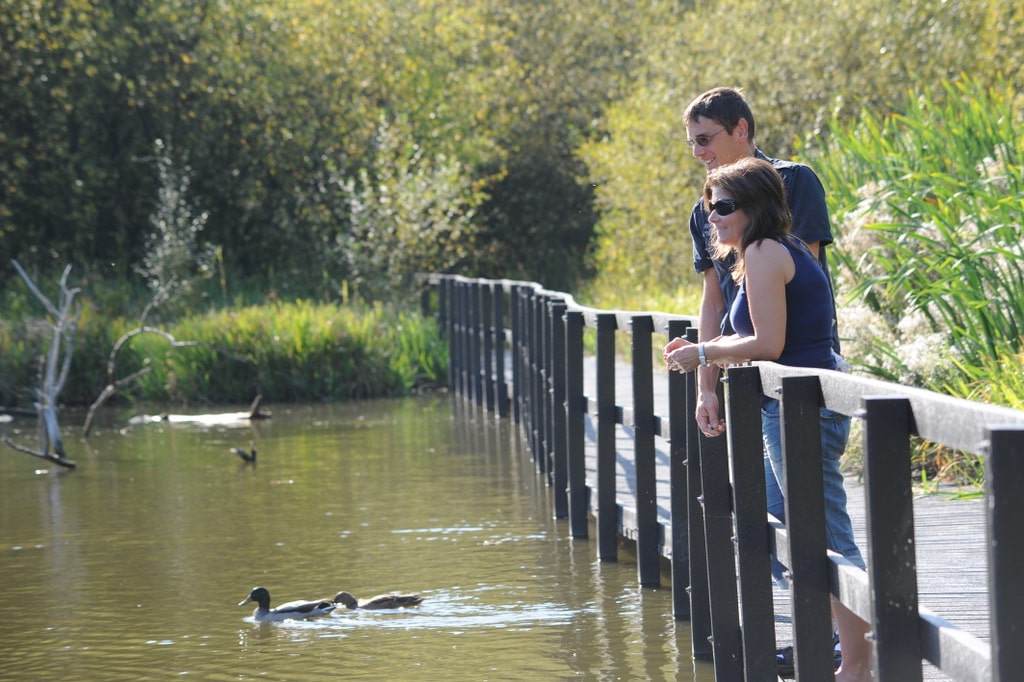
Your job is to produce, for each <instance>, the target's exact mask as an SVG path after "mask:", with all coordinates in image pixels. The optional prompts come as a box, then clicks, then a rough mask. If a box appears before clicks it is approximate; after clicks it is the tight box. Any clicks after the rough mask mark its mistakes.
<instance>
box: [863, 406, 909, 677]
mask: <svg viewBox="0 0 1024 682" xmlns="http://www.w3.org/2000/svg"><path fill="white" fill-rule="evenodd" d="M863 404H864V464H865V466H864V486H865V495H866V502H867V504H866V510H865V511H866V521H867V534H868V556H869V557H870V560H869V561H868V562H867V563H868V575H869V576H870V580H871V586H872V590H871V592H872V599H871V611H872V617H873V620H874V636H873V637H872V638H871V640H872V646H873V648H874V660H875V670H876V672H875V677H876V678H877V679H879V680H882V681H883V682H884V681H886V680H888V681H890V682H897V681H898V682H904V680H905V681H906V682H915V681H919V680H921V679H922V676H923V672H922V665H921V632H920V629H919V628H918V627H917V608H918V604H917V559H916V555H915V551H914V550H915V547H916V543H915V542H914V500H913V495H912V491H911V478H910V476H911V473H910V436H911V434H912V432H913V413H912V412H911V408H910V401H908V400H907V399H906V398H865V399H864V400H863Z"/></svg>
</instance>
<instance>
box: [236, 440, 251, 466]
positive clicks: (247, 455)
mask: <svg viewBox="0 0 1024 682" xmlns="http://www.w3.org/2000/svg"><path fill="white" fill-rule="evenodd" d="M231 452H233V453H235V454H236V455H238V456H239V457H241V458H242V461H243V462H251V463H253V464H255V463H256V445H255V443H253V442H252V441H249V449H248V450H243V449H242V448H231Z"/></svg>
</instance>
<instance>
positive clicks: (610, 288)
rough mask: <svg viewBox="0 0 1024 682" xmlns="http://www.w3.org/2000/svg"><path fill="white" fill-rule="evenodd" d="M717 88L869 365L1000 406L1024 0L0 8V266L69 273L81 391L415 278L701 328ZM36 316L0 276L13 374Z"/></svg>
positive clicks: (1013, 330)
mask: <svg viewBox="0 0 1024 682" xmlns="http://www.w3.org/2000/svg"><path fill="white" fill-rule="evenodd" d="M964 74H967V76H965V75H964ZM715 85H735V86H740V87H742V88H743V89H744V91H745V93H746V94H747V96H748V98H749V99H750V101H751V103H752V105H753V107H754V110H755V112H756V114H757V134H756V139H757V142H758V143H759V145H760V147H761V148H762V149H763V150H764V151H765V152H766V153H768V154H769V155H772V156H779V157H791V156H794V155H799V156H800V157H801V158H802V159H803V160H805V161H808V162H809V163H811V165H812V166H814V167H815V168H817V169H819V170H820V172H821V174H822V177H823V179H824V180H825V184H826V193H827V195H828V197H829V200H830V202H831V209H832V214H833V217H834V221H835V225H834V227H835V229H836V232H837V234H839V235H840V240H839V242H838V243H837V245H836V248H835V251H834V252H835V253H836V254H837V258H838V261H839V262H838V267H837V273H838V274H840V275H841V277H842V278H843V279H842V290H841V292H840V293H841V295H844V296H847V295H850V296H852V297H853V303H860V304H864V305H865V306H866V308H867V309H868V310H869V312H871V313H872V314H874V315H880V316H881V318H880V319H882V320H884V321H885V324H886V325H889V324H897V325H899V324H902V325H903V327H904V328H906V330H907V331H906V334H905V335H904V336H903V337H900V338H895V339H886V340H884V341H880V342H879V343H877V344H875V345H874V349H875V355H874V356H872V357H868V356H867V355H862V357H861V361H862V364H863V365H864V366H865V367H866V368H868V369H869V370H870V371H873V372H875V373H878V374H882V375H884V376H889V377H892V378H900V379H901V380H906V381H915V382H921V383H926V384H928V385H932V386H935V387H945V388H947V389H949V390H956V391H958V392H972V391H977V392H983V393H985V394H986V395H989V396H1005V395H1007V394H1012V393H1014V391H1016V388H1015V387H1011V386H1008V385H1006V384H1003V385H1002V386H1000V387H996V386H992V385H991V384H987V386H986V388H985V389H984V390H983V391H982V389H979V385H981V384H982V383H984V379H985V376H987V374H986V370H985V369H984V368H986V367H992V368H998V366H999V364H1000V363H1001V362H1003V360H1001V358H1011V359H1012V358H1017V360H1016V363H1017V364H1016V365H1014V366H1019V365H1020V364H1022V361H1020V360H1019V358H1020V357H1021V356H1020V352H1021V349H1020V348H1019V347H1018V346H1019V339H1020V335H1019V334H1018V333H1017V327H1018V326H1019V319H1020V315H1019V314H1017V313H1016V312H1015V311H1018V310H1019V309H1020V308H1022V307H1024V304H1021V298H1024V292H1021V291H1020V281H1019V280H1020V276H1021V273H1020V271H1019V269H1018V263H1019V255H1018V253H1017V251H1016V250H1015V249H1016V248H1017V247H1016V244H1019V242H1020V239H1019V236H1018V235H1019V231H1020V225H1021V207H1020V201H1019V196H1020V191H1021V189H1020V186H1019V160H1018V159H1019V156H1018V154H1019V149H1020V143H1019V134H1017V133H1016V131H1019V130H1020V129H1021V125H1022V123H1021V120H1020V112H1021V110H1022V109H1024V107H1022V104H1021V102H1022V98H1021V95H1020V94H1019V93H1021V92H1024V6H1022V5H1021V3H1020V2H1019V1H1018V0H958V1H948V0H902V1H899V2H897V1H896V0H840V1H838V2H833V1H831V0H829V1H827V2H826V1H825V0H811V1H810V2H803V1H802V2H797V1H796V0H783V1H781V2H773V3H767V4H766V3H763V2H756V1H755V0H724V1H722V2H715V3H709V2H704V1H703V0H693V1H692V2H682V3H680V2H649V3H634V2H627V1H622V0H618V1H615V2H610V3H592V2H589V3H588V2H580V1H579V0H557V1H555V2H540V1H536V0H527V1H526V2H514V3H513V2H507V1H506V0H483V1H480V0H404V1H403V0H393V1H389V2H371V3H367V2H362V0H293V1H290V2H280V3H267V2H261V1H259V0H161V1H160V2H156V1H153V0H144V1H142V2H137V1H134V0H131V1H130V0H106V1H104V2H98V1H96V0H62V2H42V1H41V0H23V1H22V2H18V3H6V4H4V5H3V6H2V7H0V263H7V262H8V261H9V260H10V259H12V258H16V259H18V260H19V262H21V263H22V264H24V265H25V267H26V270H28V271H29V272H30V273H32V275H33V277H34V278H35V279H36V281H39V282H45V281H50V280H52V279H53V278H54V274H55V273H57V272H59V271H60V270H62V269H63V267H64V266H65V265H67V264H73V265H74V266H75V274H76V276H77V277H79V280H78V285H79V286H81V287H82V289H83V300H86V301H87V309H86V314H85V315H84V316H83V321H82V331H83V334H86V336H85V338H86V339H87V340H86V341H84V342H83V343H81V344H80V345H79V347H78V350H77V356H76V365H75V368H74V369H73V372H76V373H77V372H92V373H95V374H97V375H98V374H101V373H102V362H103V361H104V360H105V357H106V353H107V352H108V351H109V348H110V344H111V343H112V341H113V339H111V338H108V337H109V336H110V335H111V334H113V333H114V332H113V331H111V330H114V329H117V330H119V331H118V333H120V331H121V330H123V329H124V328H127V327H129V326H130V325H134V324H137V323H138V321H139V320H144V321H147V322H148V321H154V323H160V324H166V325H173V324H175V323H177V322H178V321H180V320H181V319H183V318H184V317H188V318H189V319H192V320H194V321H193V322H192V323H191V324H197V325H198V324H199V323H198V322H196V321H195V320H199V319H202V317H201V315H202V314H205V313H206V311H211V312H210V315H211V316H216V315H219V314H226V313H221V312H220V311H222V310H223V309H225V308H234V309H236V310H239V311H240V310H241V309H242V307H243V306H244V305H246V304H250V303H253V302H256V303H261V304H262V303H266V304H267V305H270V306H275V305H277V302H280V301H285V302H291V301H295V300H297V299H300V298H305V299H307V300H319V301H326V302H328V303H329V304H334V303H340V304H341V305H346V304H348V303H349V302H351V301H357V300H362V301H374V300H381V299H386V300H393V299H394V298H396V297H397V294H396V292H402V291H403V290H404V289H405V287H406V286H407V285H408V284H409V283H410V282H411V280H412V277H413V274H414V273H415V272H417V271H427V270H433V271H447V272H458V273H460V274H468V275H483V276H488V277H513V278H521V279H533V280H537V281H540V282H542V283H544V284H545V285H546V286H548V287H551V288H556V289H568V290H571V291H574V292H575V293H577V294H579V295H580V296H581V297H583V298H587V299H589V300H591V301H592V302H594V303H597V304H600V305H604V306H606V307H634V308H658V309H662V310H674V311H676V312H684V313H692V312H693V311H694V309H695V300H696V298H695V295H696V293H697V292H699V288H698V287H699V280H698V279H697V278H696V277H695V276H694V275H693V274H692V268H691V265H690V260H691V259H690V243H689V237H688V234H687V231H686V220H687V217H688V214H689V209H690V207H691V205H692V202H693V200H694V199H695V198H696V196H697V195H698V192H699V187H700V183H701V180H702V175H703V169H702V168H701V166H700V164H698V163H697V162H695V161H694V160H693V159H692V158H691V157H690V151H689V150H688V149H687V147H686V145H685V130H684V128H683V126H682V122H681V120H680V117H681V112H682V110H683V108H684V107H685V106H686V104H687V102H688V101H689V100H690V99H692V98H693V97H694V96H695V95H696V94H698V93H700V92H702V91H703V90H706V89H707V88H709V87H712V86H715ZM979 167H980V168H981V170H978V168H979ZM1015 172H1017V173H1018V174H1017V175H1014V173H1015ZM1014 183H1017V184H1014ZM882 184H884V187H885V193H884V196H882V195H877V196H876V198H877V199H878V201H876V202H875V204H873V205H872V206H871V207H870V210H867V209H865V207H864V206H863V205H861V204H860V203H857V202H860V201H861V200H862V199H863V198H864V193H865V192H866V191H868V190H870V189H871V188H872V187H876V186H880V185H882ZM1015 197H1016V200H1015ZM858 211H859V212H858ZM893 211H896V212H893ZM884 215H889V218H884ZM880 216H882V217H880ZM857 221H860V222H857ZM860 224H864V225H868V227H866V228H865V229H864V230H860V231H859V232H858V231H855V230H857V229H859V228H857V225H860ZM919 228H920V229H919ZM968 228H970V229H975V230H976V234H975V233H972V236H971V237H970V238H969V239H966V238H965V236H964V234H965V232H964V230H966V229H968ZM868 231H869V232H870V233H871V234H873V235H874V236H875V237H877V238H878V239H879V240H882V241H881V242H880V244H881V245H880V246H879V245H876V246H875V247H872V248H871V249H870V250H868V251H866V252H859V251H857V250H856V249H857V242H856V241H854V240H853V237H854V236H855V235H858V234H864V233H865V232H868ZM903 234H906V235H907V236H901V235H903ZM1009 245H1013V246H1009ZM908 263H910V264H913V267H912V266H910V265H908ZM24 292H25V289H24V286H23V285H22V283H21V282H20V281H18V280H17V278H16V276H15V274H14V273H13V271H8V272H7V275H6V276H5V277H2V278H0V310H3V311H4V315H3V317H4V318H5V319H6V320H9V321H11V323H10V324H11V326H8V327H6V328H4V329H3V330H0V331H2V333H3V334H6V335H7V337H5V338H9V339H14V340H12V341H10V343H11V344H13V345H15V346H16V345H17V344H19V343H21V344H23V343H26V341H25V339H26V338H31V337H32V334H31V333H29V332H28V331H25V330H31V329H34V328H33V327H32V326H31V325H32V324H33V323H31V322H28V323H24V326H20V327H19V326H18V325H23V323H21V322H18V321H19V320H22V319H26V318H31V317H33V316H37V315H38V311H37V310H36V309H35V307H34V306H33V305H32V301H31V300H30V299H28V298H27V297H26V296H25V293H24ZM992 300H997V301H999V305H998V306H992V305H991V301H992ZM126 311H138V312H126ZM904 312H910V313H913V314H911V315H903V314H902V313H904ZM193 313H194V315H193ZM239 314H243V313H241V312H240V313H239ZM122 315H123V316H124V317H125V318H127V319H130V320H132V321H131V322H124V323H123V324H122V323H116V324H111V323H110V320H111V319H116V318H118V317H119V316H122ZM850 319H853V318H850ZM918 322H920V323H921V324H920V325H919V326H914V325H915V324H916V323H918ZM225 324H226V323H225ZM865 324H866V323H865ZM872 324H874V323H872ZM200 326H201V325H200ZM228 326H230V325H228ZM12 330H13V331H12ZM90 330H91V331H90ZM22 331H25V333H21V332H22ZM193 331H195V333H197V334H200V331H199V330H193ZM207 331H208V330H203V331H202V334H200V335H203V334H206V332H207ZM16 332H17V333H16ZM210 333H211V334H213V332H212V331H211V332H210ZM12 334H13V336H12ZM90 334H94V335H95V336H91V335H90ZM922 339H927V340H928V341H927V342H929V343H930V342H933V341H936V340H937V341H936V342H943V343H946V345H947V346H949V347H953V348H955V349H956V353H955V354H950V355H949V358H950V359H949V361H948V362H945V363H941V364H940V365H938V366H939V367H941V368H942V369H943V371H942V372H935V373H932V374H931V375H929V376H925V375H923V374H921V373H920V372H919V371H918V369H917V368H916V366H915V365H914V364H913V363H912V362H910V361H909V360H908V359H907V356H908V354H907V353H905V352H904V351H906V350H907V348H908V347H909V346H911V345H912V344H914V343H925V342H926V341H924V340H922ZM154 341H155V340H154ZM222 341H223V340H222ZM151 350H154V352H155V349H151ZM16 357H22V358H23V360H24V362H26V363H28V365H29V366H30V367H31V366H32V360H30V359H29V357H31V356H30V355H28V354H25V355H20V356H19V355H16ZM192 361H193V360H189V362H192ZM195 362H199V361H198V360H195ZM93 363H96V364H95V366H93ZM991 363H994V364H991ZM83 365H84V366H83ZM26 371H31V370H30V369H29V370H26ZM204 371H206V370H205V369H204ZM215 371H219V370H215ZM232 371H235V370H232ZM19 376H20V375H19ZM15 379H16V375H15V374H14V373H11V372H8V371H6V370H5V372H4V373H3V374H0V381H2V382H4V383H5V385H6V386H7V387H8V388H11V387H16V386H19V385H22V384H21V382H20V380H18V381H15ZM169 380H170V379H169V378H168V377H164V378H161V379H159V380H158V379H156V373H155V372H154V379H153V381H154V382H157V383H159V384H160V385H162V386H167V385H169V383H168V382H169ZM247 380H250V381H251V378H250V379H247ZM260 381H261V382H262V381H265V379H261V380H260ZM95 384H96V381H89V380H85V381H81V382H78V383H77V384H76V385H78V386H89V387H90V390H91V389H92V388H95ZM282 388H285V387H282ZM85 393H88V391H85ZM979 394H980V393H979ZM169 395H170V394H169ZM217 395H221V394H220V393H217ZM65 397H66V398H69V399H70V400H72V401H74V402H80V401H81V400H82V399H83V398H84V399H86V400H88V399H89V398H91V397H92V396H85V395H76V396H75V397H74V398H71V397H70V396H65Z"/></svg>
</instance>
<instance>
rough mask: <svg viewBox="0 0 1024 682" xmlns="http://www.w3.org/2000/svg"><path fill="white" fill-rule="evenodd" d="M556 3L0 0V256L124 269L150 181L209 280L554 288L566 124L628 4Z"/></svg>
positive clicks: (573, 195)
mask: <svg viewBox="0 0 1024 682" xmlns="http://www.w3.org/2000/svg"><path fill="white" fill-rule="evenodd" d="M562 9H563V8H561V7H558V6H555V5H551V6H549V5H548V4H547V3H539V4H536V5H534V4H532V3H527V4H524V5H515V6H506V5H505V4H504V3H479V2H469V1H466V2H452V1H442V0H420V1H418V2H389V3H366V2H362V1H356V0H296V1H294V2H286V3H264V2H259V1H257V0H162V1H161V2H135V1H134V0H131V1H129V0H110V1H109V2H107V1H104V2H95V1H91V0H67V1H66V2H60V3H49V2H41V1H39V0H28V1H26V2H19V3H5V5H4V7H3V8H0V150H2V152H0V154H2V156H0V170H2V172H0V182H2V190H0V262H5V263H6V262H8V261H9V260H10V259H11V258H18V259H19V260H20V261H22V262H23V263H25V265H26V267H27V268H29V269H30V270H33V271H35V270H36V269H37V268H42V269H43V270H46V269H53V268H54V267H55V266H58V265H59V267H63V264H66V263H68V262H71V263H74V264H76V265H78V266H81V267H83V268H84V269H85V270H86V271H87V272H90V273H95V274H98V275H99V276H100V277H102V278H105V279H111V278H112V279H119V280H121V281H123V282H131V281H132V279H133V278H135V277H136V275H137V273H138V270H139V268H140V267H141V266H142V264H143V260H144V258H145V257H146V255H147V253H148V252H150V251H152V250H153V248H154V244H155V243H158V242H160V241H161V240H162V238H163V235H162V234H160V233H158V232H157V231H155V230H154V223H155V222H156V220H155V219H154V216H155V215H156V214H158V213H159V212H160V197H159V192H160V188H161V184H162V183H163V184H166V183H167V182H170V183H171V186H172V187H184V188H186V191H185V193H184V195H183V198H184V200H183V201H182V202H181V203H180V204H178V205H177V206H176V209H175V210H176V212H175V216H176V220H172V221H171V222H170V224H171V225H177V226H179V227H180V228H181V229H182V230H184V229H185V228H186V226H188V225H195V224H196V219H197V218H200V217H201V227H202V229H201V230H195V231H194V232H193V233H191V234H190V235H188V236H190V237H192V239H193V243H192V244H191V248H192V249H193V251H194V252H195V255H197V256H198V255H200V254H202V253H204V252H207V253H213V252H217V253H219V254H220V255H219V257H220V259H221V263H222V266H223V267H224V269H225V270H226V271H227V273H228V277H227V280H228V286H229V287H232V286H235V283H236V282H239V283H244V282H248V283H250V285H251V286H252V287H253V288H257V289H263V290H267V289H271V288H272V289H274V290H276V291H278V292H280V293H282V294H288V292H291V294H290V295H295V292H303V291H306V292H309V293H312V294H315V295H319V296H337V295H338V291H339V290H340V288H341V286H342V282H348V283H349V284H350V285H351V286H353V287H356V288H361V292H362V293H363V294H364V295H366V296H368V297H374V296H377V295H379V294H380V293H381V291H382V286H389V285H392V284H393V283H394V282H395V281H399V282H401V283H407V282H408V273H409V272H410V271H411V270H415V269H420V270H428V269H437V270H463V271H470V270H474V269H477V270H481V269H486V270H487V271H488V272H492V273H494V272H495V271H499V272H498V274H502V273H504V274H509V275H515V276H522V277H531V278H536V279H553V281H552V282H551V283H552V285H555V286H561V287H568V286H571V285H573V284H574V283H575V280H574V278H575V277H577V276H579V274H580V273H581V272H582V271H583V266H582V262H583V258H582V257H583V254H584V251H585V249H586V248H587V246H588V243H589V238H590V233H591V230H592V227H593V222H594V215H593V212H592V209H591V207H590V197H591V188H590V187H589V185H588V184H587V183H586V182H584V181H581V180H580V179H579V177H578V176H579V175H580V174H581V171H582V170H583V169H582V167H581V166H580V164H579V162H578V161H577V160H576V159H575V158H574V157H573V149H574V145H575V139H576V137H577V136H578V135H579V134H580V131H583V135H584V136H585V135H587V134H588V133H587V130H588V129H589V128H591V127H592V125H593V122H594V121H595V120H596V119H597V118H598V117H599V115H600V111H601V109H602V107H603V106H604V104H606V103H607V102H608V101H609V100H610V99H611V98H613V97H616V96H617V95H618V94H619V89H618V87H617V86H616V83H621V82H624V80H625V79H624V76H623V74H624V73H625V71H626V69H627V66H628V64H629V62H630V59H629V58H628V55H629V54H630V53H631V52H633V51H635V50H632V49H631V45H632V42H633V41H635V38H631V37H630V36H632V35H634V34H632V33H631V32H629V31H628V27H629V26H631V25H635V20H630V21H626V22H625V23H622V22H620V19H621V18H623V17H626V18H628V13H627V12H626V11H625V10H623V9H621V8H610V9H607V10H606V9H604V8H603V6H601V5H585V4H582V3H581V4H580V5H579V7H578V8H576V9H575V11H573V12H572V13H569V14H567V13H565V12H564V11H562ZM630 12H632V10H630ZM567 82H571V83H572V87H566V83H567ZM162 173H163V174H162ZM425 185H429V186H430V187H431V189H430V190H429V191H428V192H426V193H425V192H424V191H423V188H424V186H425ZM367 201H372V202H374V203H375V204H376V205H375V206H371V207H367V205H366V202H367ZM367 219H370V220H371V221H372V222H371V223H370V224H368V223H367ZM165 224H166V223H165ZM179 241H181V240H179ZM425 241H431V242H433V244H432V246H431V247H425V246H424V245H423V242H425ZM207 246H208V248H206V247H207ZM393 261H394V262H393ZM392 266H393V267H394V270H393V271H387V272H384V273H380V272H377V271H378V270H379V268H381V267H392ZM200 270H201V268H200ZM369 271H374V272H375V274H374V276H372V277H370V276H368V275H367V273H368V272H369ZM143 274H150V273H148V272H147V273H143ZM181 274H192V275H195V274H198V273H196V272H192V273H181Z"/></svg>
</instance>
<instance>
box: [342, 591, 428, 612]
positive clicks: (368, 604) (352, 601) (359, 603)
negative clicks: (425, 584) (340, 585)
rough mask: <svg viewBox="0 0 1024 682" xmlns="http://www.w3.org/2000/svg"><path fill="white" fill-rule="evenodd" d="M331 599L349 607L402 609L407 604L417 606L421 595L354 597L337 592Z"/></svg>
mask: <svg viewBox="0 0 1024 682" xmlns="http://www.w3.org/2000/svg"><path fill="white" fill-rule="evenodd" d="M333 601H334V603H335V604H344V605H345V606H346V607H348V608H350V609H404V608H405V607H407V606H419V605H420V604H421V603H422V602H423V597H421V596H420V595H418V594H378V595H377V596H376V597H370V598H369V599H356V598H355V597H353V596H352V595H351V594H350V593H348V592H339V593H338V594H336V595H334V599H333Z"/></svg>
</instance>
